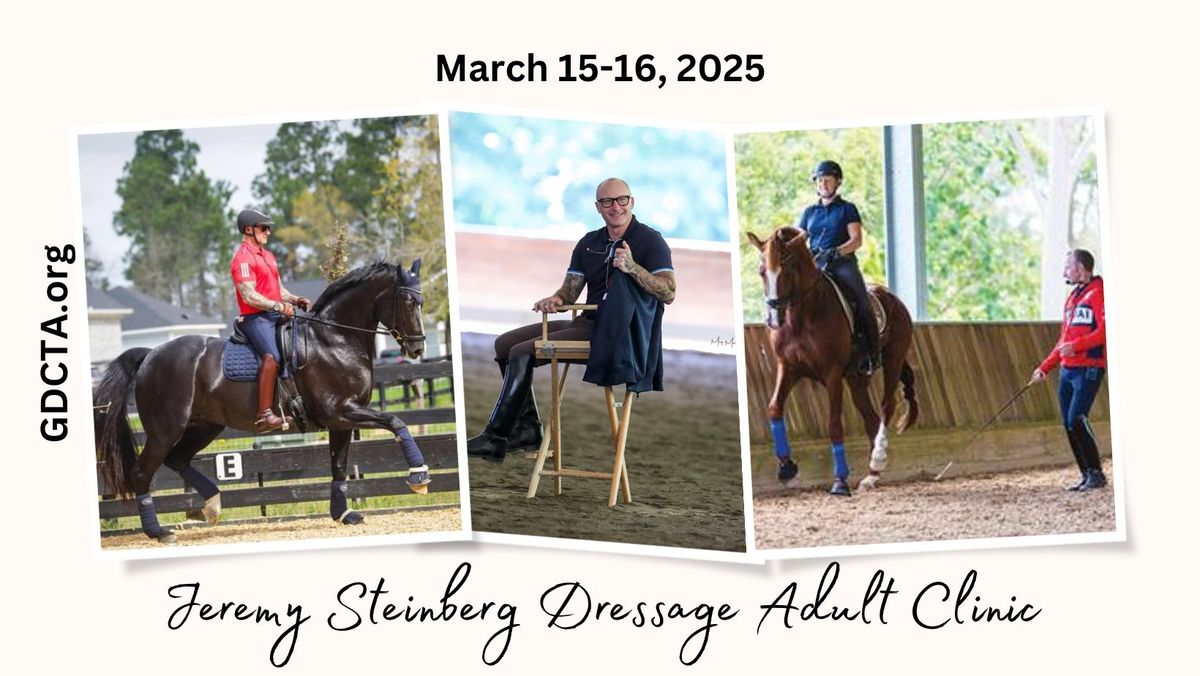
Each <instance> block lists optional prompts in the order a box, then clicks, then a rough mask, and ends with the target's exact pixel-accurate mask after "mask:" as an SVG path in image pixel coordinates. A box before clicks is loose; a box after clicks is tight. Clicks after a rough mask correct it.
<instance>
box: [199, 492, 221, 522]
mask: <svg viewBox="0 0 1200 676" xmlns="http://www.w3.org/2000/svg"><path fill="white" fill-rule="evenodd" d="M201 511H203V512H204V520H205V521H207V522H208V525H210V526H215V525H217V521H218V520H219V519H220V518H221V494H220V493H217V494H216V495H214V496H212V497H211V498H209V499H207V500H205V501H204V509H203V510H201Z"/></svg>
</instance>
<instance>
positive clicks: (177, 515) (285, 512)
mask: <svg viewBox="0 0 1200 676" xmlns="http://www.w3.org/2000/svg"><path fill="white" fill-rule="evenodd" d="M454 471H455V470H441V471H438V470H434V471H432V472H430V474H446V473H453V472H454ZM406 475H407V472H380V473H378V474H372V475H371V477H372V478H383V477H392V476H406ZM312 483H329V479H328V478H312V479H298V480H294V481H267V482H264V484H263V485H264V486H294V485H296V484H312ZM245 487H246V488H250V487H255V488H257V486H256V485H254V484H252V483H251V484H246V486H245ZM235 490H236V489H235ZM183 492H184V491H183V489H171V490H162V491H155V495H177V494H179V493H183ZM458 504H459V495H458V491H439V492H436V493H428V494H426V495H420V494H418V493H407V494H402V495H381V496H377V497H371V498H352V499H351V500H350V506H351V507H353V508H354V509H389V508H391V509H394V508H405V507H428V506H457V505H458ZM265 507H266V514H263V509H262V506H259V505H253V506H247V507H229V508H223V509H222V510H221V520H222V521H227V520H232V519H251V518H258V517H262V516H313V515H327V514H328V513H329V501H328V500H315V501H310V502H292V503H280V504H274V505H266V506H265ZM158 520H159V523H162V524H164V525H167V524H175V523H182V522H183V521H186V515H185V514H184V513H183V512H171V513H160V514H159V515H158ZM140 527H141V521H140V519H139V518H138V517H136V516H123V517H118V518H116V519H101V520H100V530H101V532H103V531H108V530H124V529H127V528H140Z"/></svg>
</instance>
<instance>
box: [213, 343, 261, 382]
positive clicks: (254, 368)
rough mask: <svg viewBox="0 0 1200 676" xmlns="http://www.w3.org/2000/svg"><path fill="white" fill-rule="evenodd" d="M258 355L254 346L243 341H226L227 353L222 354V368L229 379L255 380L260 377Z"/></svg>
mask: <svg viewBox="0 0 1200 676" xmlns="http://www.w3.org/2000/svg"><path fill="white" fill-rule="evenodd" d="M258 363H259V358H258V355H257V354H255V352H254V348H252V347H250V346H249V345H244V344H242V343H234V342H232V341H225V354H223V355H222V356H221V368H222V369H223V370H224V371H225V377H226V378H228V379H229V380H237V381H253V380H256V379H257V378H258Z"/></svg>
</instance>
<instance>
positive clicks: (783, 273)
mask: <svg viewBox="0 0 1200 676" xmlns="http://www.w3.org/2000/svg"><path fill="white" fill-rule="evenodd" d="M748 236H749V239H750V241H751V242H752V243H753V244H754V246H756V247H758V249H759V251H760V252H761V255H760V264H759V274H760V275H762V278H763V287H764V290H765V293H766V302H767V326H768V327H769V328H770V330H771V347H772V349H773V350H774V352H775V391H774V392H773V393H772V395H771V402H770V404H768V406H767V415H768V417H769V418H770V420H771V436H772V437H773V439H774V442H775V456H776V458H777V459H778V460H779V480H780V481H782V482H784V483H785V484H788V485H795V484H796V480H797V478H798V476H797V475H798V474H799V469H798V468H797V466H796V463H795V462H794V461H793V460H792V451H791V447H790V446H789V445H788V440H787V427H786V425H785V424H784V420H783V409H784V404H785V403H786V401H787V396H788V392H789V391H791V389H792V386H793V385H795V384H796V382H797V381H798V380H799V379H800V378H812V379H813V380H816V381H817V382H820V383H821V384H822V385H824V386H825V390H826V391H827V392H828V393H829V442H830V445H831V447H832V452H833V459H834V482H833V488H832V489H831V490H830V492H831V493H833V494H834V495H842V496H848V495H850V487H849V485H848V483H847V478H848V476H849V474H850V468H849V466H848V465H847V463H846V459H845V449H844V446H843V444H842V442H843V429H842V383H843V382H845V383H846V384H848V385H849V386H850V395H851V397H852V398H853V400H854V406H855V407H856V408H857V409H858V412H859V413H860V414H861V415H862V418H863V423H864V425H865V426H866V430H867V434H868V435H869V437H870V438H871V439H873V443H872V447H871V460H870V463H869V469H870V473H869V474H868V475H867V476H866V477H864V478H863V479H862V481H861V482H859V485H858V487H859V490H868V489H871V488H874V487H875V484H876V483H877V482H878V481H879V476H880V474H879V473H880V472H881V471H883V469H884V468H885V467H886V466H887V447H888V437H887V427H888V424H889V423H890V422H891V421H892V416H893V415H894V413H895V411H896V402H895V396H894V395H895V393H896V385H897V384H900V383H903V384H904V399H905V401H907V402H908V410H907V415H905V417H904V420H903V421H901V422H900V424H899V426H898V431H899V432H903V431H904V430H906V429H908V428H909V427H910V426H911V425H912V424H913V422H915V421H916V419H917V400H916V393H915V390H914V389H913V380H914V378H913V370H912V367H911V366H909V364H908V361H907V357H908V350H909V347H910V346H911V345H912V317H911V316H910V315H909V313H908V310H907V309H906V308H905V307H904V304H903V303H901V302H900V299H899V298H896V296H894V295H892V293H891V292H890V291H888V290H887V289H885V288H883V287H880V286H871V287H870V288H869V289H868V291H869V293H870V294H871V295H873V296H874V297H875V298H877V299H878V300H879V302H880V304H881V305H882V307H883V311H884V315H885V318H886V320H885V321H884V322H883V325H882V326H883V329H882V333H881V335H880V339H879V347H880V351H881V352H882V356H883V369H882V370H883V406H882V408H883V420H882V424H881V422H880V418H879V415H878V414H877V413H876V412H875V405H874V404H873V403H872V402H871V394H870V391H869V390H868V387H869V386H870V382H871V378H870V376H867V375H862V374H860V373H858V371H857V369H856V368H855V366H856V365H857V359H856V355H855V353H854V347H853V344H852V335H851V328H850V322H849V320H848V319H847V317H846V313H845V311H844V310H843V306H842V303H841V301H840V300H839V298H838V294H837V291H836V289H835V288H834V282H833V280H832V279H830V278H829V277H827V276H826V275H824V274H822V272H821V271H820V270H819V269H818V268H817V264H816V262H815V260H814V259H813V256H812V253H811V252H810V251H809V249H808V234H807V233H805V232H803V231H801V230H799V229H797V228H794V227H790V226H785V227H782V228H779V229H778V230H776V231H775V232H774V233H773V234H772V235H771V236H770V237H769V238H767V239H766V240H761V239H759V238H758V237H757V236H756V235H755V234H754V233H748Z"/></svg>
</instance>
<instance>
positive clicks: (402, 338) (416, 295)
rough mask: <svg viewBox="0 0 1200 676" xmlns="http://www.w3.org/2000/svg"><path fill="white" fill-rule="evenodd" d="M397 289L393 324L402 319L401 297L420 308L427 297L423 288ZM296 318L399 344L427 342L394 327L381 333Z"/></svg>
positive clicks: (309, 317)
mask: <svg viewBox="0 0 1200 676" xmlns="http://www.w3.org/2000/svg"><path fill="white" fill-rule="evenodd" d="M400 274H403V272H401V273H400ZM395 289H396V293H395V296H394V303H395V304H394V306H393V309H392V321H393V322H396V321H398V320H399V317H400V297H401V296H408V297H409V298H412V299H413V301H414V302H416V304H417V307H418V308H419V307H421V306H422V305H424V304H425V296H424V295H423V294H422V293H421V287H419V286H411V285H408V284H403V285H400V286H397V287H395ZM295 318H296V319H298V320H304V321H306V322H313V323H314V324H324V325H325V326H334V327H337V328H339V329H345V330H347V331H357V332H359V333H370V334H375V335H380V336H391V337H392V338H393V339H394V340H395V341H396V342H397V343H403V342H407V343H415V342H419V341H423V340H425V334H424V333H414V334H408V333H402V332H401V331H400V330H399V329H396V328H394V327H393V328H388V329H387V330H386V331H380V330H379V329H364V328H361V327H358V326H349V325H347V324H339V323H338V322H331V321H328V320H326V319H317V318H316V317H314V316H312V315H296V316H295Z"/></svg>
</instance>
